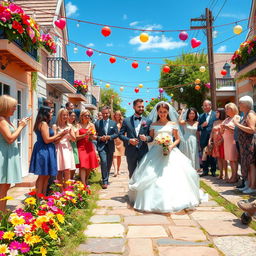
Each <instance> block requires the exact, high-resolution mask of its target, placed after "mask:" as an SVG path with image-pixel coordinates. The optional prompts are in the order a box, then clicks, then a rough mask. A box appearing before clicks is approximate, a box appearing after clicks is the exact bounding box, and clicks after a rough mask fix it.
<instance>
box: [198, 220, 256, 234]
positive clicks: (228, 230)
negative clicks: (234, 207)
mask: <svg viewBox="0 0 256 256" xmlns="http://www.w3.org/2000/svg"><path fill="white" fill-rule="evenodd" d="M198 223H199V225H201V226H202V227H203V228H204V229H205V230H206V231H207V233H209V235H211V236H228V235H248V234H252V233H254V234H255V231H254V230H253V229H251V228H250V227H247V226H245V225H243V224H241V222H240V220H238V219H236V220H234V221H231V220H211V221H209V220H199V221H198Z"/></svg>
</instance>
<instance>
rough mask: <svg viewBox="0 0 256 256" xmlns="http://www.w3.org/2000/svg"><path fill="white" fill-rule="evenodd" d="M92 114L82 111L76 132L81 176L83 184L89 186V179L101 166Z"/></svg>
mask: <svg viewBox="0 0 256 256" xmlns="http://www.w3.org/2000/svg"><path fill="white" fill-rule="evenodd" d="M90 120H91V114H90V111H89V110H87V109H86V110H84V111H81V114H80V123H79V124H78V130H77V132H76V138H77V149H78V156H79V162H80V163H79V164H78V165H77V167H78V168H80V176H81V181H82V182H83V184H85V185H87V184H88V178H89V174H90V172H91V171H92V170H93V169H95V168H97V167H98V166H99V162H98V159H97V155H96V152H95V147H94V144H93V142H92V140H95V139H96V138H97V136H96V132H95V126H94V124H93V123H92V122H91V121H90Z"/></svg>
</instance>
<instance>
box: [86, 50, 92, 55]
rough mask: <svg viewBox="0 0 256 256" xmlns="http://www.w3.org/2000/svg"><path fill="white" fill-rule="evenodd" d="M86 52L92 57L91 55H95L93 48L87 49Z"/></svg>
mask: <svg viewBox="0 0 256 256" xmlns="http://www.w3.org/2000/svg"><path fill="white" fill-rule="evenodd" d="M86 54H87V55H88V56H89V57H91V56H92V55H93V50H92V49H88V50H87V51H86Z"/></svg>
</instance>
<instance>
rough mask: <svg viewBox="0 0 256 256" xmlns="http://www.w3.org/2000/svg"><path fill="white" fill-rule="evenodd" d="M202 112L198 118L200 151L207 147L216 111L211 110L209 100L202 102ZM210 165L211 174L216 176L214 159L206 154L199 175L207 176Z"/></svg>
mask: <svg viewBox="0 0 256 256" xmlns="http://www.w3.org/2000/svg"><path fill="white" fill-rule="evenodd" d="M203 110H204V113H203V114H201V115H200V116H199V119H198V131H199V132H200V148H201V152H203V149H204V148H205V147H207V145H208V142H209V138H210V135H211V131H212V127H213V123H214V121H215V120H216V113H215V112H214V111H212V103H211V101H209V100H205V101H204V102H203ZM209 165H210V166H211V174H212V176H213V177H215V176H216V174H215V173H216V159H215V158H213V157H212V156H210V155H208V156H207V160H206V161H203V173H202V174H201V175H200V176H207V175H208V172H209V169H208V168H209Z"/></svg>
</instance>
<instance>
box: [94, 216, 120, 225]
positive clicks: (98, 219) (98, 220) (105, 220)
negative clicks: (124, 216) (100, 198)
mask: <svg viewBox="0 0 256 256" xmlns="http://www.w3.org/2000/svg"><path fill="white" fill-rule="evenodd" d="M120 221H121V218H120V216H119V215H94V216H92V217H91V218H90V222H92V223H113V222H120Z"/></svg>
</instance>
